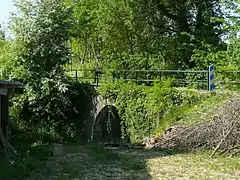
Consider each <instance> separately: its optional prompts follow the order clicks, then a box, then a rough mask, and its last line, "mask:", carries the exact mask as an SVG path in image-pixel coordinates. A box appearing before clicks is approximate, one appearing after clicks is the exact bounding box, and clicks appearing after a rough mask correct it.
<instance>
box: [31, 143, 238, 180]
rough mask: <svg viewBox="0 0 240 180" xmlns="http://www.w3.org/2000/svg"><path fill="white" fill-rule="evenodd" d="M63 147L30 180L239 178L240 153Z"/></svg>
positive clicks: (231, 179)
mask: <svg viewBox="0 0 240 180" xmlns="http://www.w3.org/2000/svg"><path fill="white" fill-rule="evenodd" d="M64 151H65V155H63V156H61V157H52V158H50V159H49V160H48V161H47V163H46V164H47V166H46V168H45V169H44V170H39V172H35V173H34V174H32V175H31V176H30V177H29V178H28V180H82V179H83V180H98V179H99V180H112V179H113V180H120V179H124V180H125V179H126V180H128V179H129V180H130V179H133V180H147V179H152V180H155V179H156V180H157V179H174V180H175V179H184V180H185V179H200V180H201V179H214V180H216V179H221V180H225V179H226V180H234V179H236V180H237V179H240V161H239V160H240V158H239V157H233V158H229V157H219V158H217V159H212V158H209V154H208V153H196V154H174V153H173V152H165V151H159V150H158V151H156V150H155V151H154V150H144V149H118V150H106V149H104V148H103V147H100V146H96V145H95V146H94V145H85V146H78V147H76V146H67V147H65V148H64Z"/></svg>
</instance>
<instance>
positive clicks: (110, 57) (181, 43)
mask: <svg viewBox="0 0 240 180" xmlns="http://www.w3.org/2000/svg"><path fill="white" fill-rule="evenodd" d="M65 2H67V3H69V4H70V5H73V7H74V8H73V14H72V18H73V19H74V26H73V28H72V31H71V33H72V38H71V40H72V49H73V53H74V58H73V62H74V64H79V66H80V67H81V66H82V64H86V63H89V62H91V63H90V64H92V62H94V63H93V64H95V66H99V65H102V62H103V66H104V68H105V65H106V64H107V65H110V66H111V67H118V68H127V69H131V68H132V67H134V68H144V69H154V68H168V67H170V68H192V67H195V66H196V64H195V62H193V61H190V59H191V55H192V54H193V50H194V49H199V48H201V47H199V42H198V41H200V42H205V43H207V44H210V45H212V46H214V47H216V48H217V47H218V46H219V45H220V44H222V42H221V38H220V36H221V35H222V33H223V31H222V28H221V27H222V24H223V18H222V17H223V16H222V11H221V8H220V7H221V5H220V1H219V0H204V1H196V0H190V1H187V2H185V1H181V2H179V1H172V0H171V1H170V0H165V1H155V0H154V1H151V2H147V1H144V0H137V1H133V0H122V1H118V0H112V1H109V0H103V1H97V0H88V1H86V0H80V1H77V2H75V3H71V2H70V1H68V0H65ZM192 37H194V38H195V39H194V40H193V38H192ZM153 57H154V58H156V59H157V60H153V61H151V60H152V59H153ZM146 61H151V62H149V63H148V62H146ZM153 62H154V64H152V63H153ZM163 65H164V66H163Z"/></svg>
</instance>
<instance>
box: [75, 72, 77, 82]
mask: <svg viewBox="0 0 240 180" xmlns="http://www.w3.org/2000/svg"><path fill="white" fill-rule="evenodd" d="M75 78H76V82H78V72H77V70H76V71H75Z"/></svg>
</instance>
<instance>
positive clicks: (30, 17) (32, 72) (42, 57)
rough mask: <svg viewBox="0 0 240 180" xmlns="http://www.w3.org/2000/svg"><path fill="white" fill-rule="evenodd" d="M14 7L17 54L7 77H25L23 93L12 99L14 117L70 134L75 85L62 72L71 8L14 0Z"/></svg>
mask: <svg viewBox="0 0 240 180" xmlns="http://www.w3.org/2000/svg"><path fill="white" fill-rule="evenodd" d="M15 6H16V8H17V10H18V13H17V14H16V15H14V16H13V17H12V21H11V29H12V32H13V33H14V43H13V44H12V47H11V48H12V49H11V53H12V54H13V55H12V57H13V58H12V59H11V61H12V62H10V63H7V65H10V68H11V70H10V69H9V70H8V71H7V72H6V71H5V72H6V73H5V77H8V79H12V80H16V81H20V82H23V84H24V93H23V94H21V95H18V96H16V97H14V98H13V99H12V104H13V106H12V108H11V115H12V118H13V122H15V123H16V124H18V125H19V126H21V127H25V128H27V129H32V131H35V132H39V133H42V132H46V133H49V134H51V135H53V136H55V137H56V138H57V139H61V138H60V137H61V136H63V135H64V134H66V135H68V136H69V137H72V136H74V135H75V130H74V126H73V122H72V121H71V119H69V114H71V113H73V104H72V103H71V100H70V97H71V94H72V93H73V89H72V85H71V81H70V80H69V79H68V78H67V76H66V75H65V73H64V71H63V65H65V64H66V63H67V62H68V61H69V59H70V56H71V52H70V48H69V47H68V46H67V41H68V39H69V29H70V27H71V21H70V20H69V15H70V13H71V9H69V8H66V7H65V6H64V4H63V3H62V1H61V0H51V1H49V0H43V1H40V2H39V1H37V0H36V1H27V0H26V1H25V0H24V1H15ZM5 70H6V69H5ZM63 129H64V131H63Z"/></svg>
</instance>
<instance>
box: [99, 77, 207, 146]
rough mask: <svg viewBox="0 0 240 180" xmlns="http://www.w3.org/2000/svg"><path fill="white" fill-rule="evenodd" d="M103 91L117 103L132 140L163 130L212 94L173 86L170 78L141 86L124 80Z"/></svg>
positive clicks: (103, 87)
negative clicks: (151, 84)
mask: <svg viewBox="0 0 240 180" xmlns="http://www.w3.org/2000/svg"><path fill="white" fill-rule="evenodd" d="M99 92H100V94H102V95H103V96H104V97H105V98H109V99H111V100H112V101H114V102H115V104H116V106H117V109H118V111H119V115H120V117H121V118H122V123H123V125H124V126H123V127H126V128H125V130H124V133H123V136H124V137H130V140H131V142H136V141H139V140H141V139H143V138H145V137H148V136H153V135H156V134H159V133H162V132H163V130H164V129H165V128H166V127H168V126H170V125H173V124H174V123H177V121H179V120H181V119H182V116H183V112H185V111H186V110H187V109H189V108H191V107H193V106H194V105H196V104H199V103H201V102H202V101H204V100H206V99H207V98H209V97H210V96H211V94H210V93H198V92H196V91H193V90H192V91H191V90H186V89H183V90H179V89H176V88H174V87H172V81H171V80H165V81H162V82H161V83H155V84H154V86H152V87H149V86H141V85H136V84H134V83H126V82H124V81H123V80H120V81H116V82H114V83H109V84H105V85H103V86H101V87H100V90H99Z"/></svg>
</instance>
